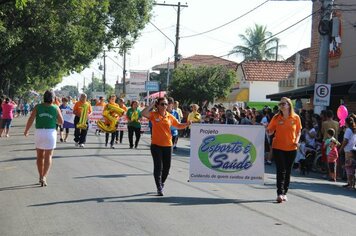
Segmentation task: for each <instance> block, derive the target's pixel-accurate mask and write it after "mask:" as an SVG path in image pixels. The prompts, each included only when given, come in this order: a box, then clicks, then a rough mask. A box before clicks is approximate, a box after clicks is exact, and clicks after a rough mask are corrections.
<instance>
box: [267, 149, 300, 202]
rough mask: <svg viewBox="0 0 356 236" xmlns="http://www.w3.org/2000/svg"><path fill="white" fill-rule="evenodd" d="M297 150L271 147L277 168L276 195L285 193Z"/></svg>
mask: <svg viewBox="0 0 356 236" xmlns="http://www.w3.org/2000/svg"><path fill="white" fill-rule="evenodd" d="M296 154H297V151H296V150H295V151H282V150H279V149H273V157H274V160H275V162H276V168H277V195H281V194H287V192H288V189H289V182H290V174H291V172H292V167H293V163H294V159H295V156H296Z"/></svg>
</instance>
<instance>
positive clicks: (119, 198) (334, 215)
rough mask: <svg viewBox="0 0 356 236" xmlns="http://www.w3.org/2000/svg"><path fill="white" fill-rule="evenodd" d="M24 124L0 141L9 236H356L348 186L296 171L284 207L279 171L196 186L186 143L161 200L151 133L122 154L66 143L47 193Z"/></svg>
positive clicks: (3, 214) (121, 147)
mask: <svg viewBox="0 0 356 236" xmlns="http://www.w3.org/2000/svg"><path fill="white" fill-rule="evenodd" d="M24 126H25V118H16V119H15V120H14V127H13V128H12V130H11V133H10V135H11V136H10V137H9V138H0V204H1V206H0V235H4V236H8V235H9V236H10V235H14V236H20V235H76V236H77V235H86V236H89V235H194V236H198V235H205V236H207V235H356V221H355V219H356V217H355V216H356V198H355V197H356V191H354V190H347V189H344V188H342V187H341V185H343V184H344V183H331V182H327V181H325V180H322V179H320V178H315V177H318V176H317V175H311V176H308V177H301V176H299V174H298V173H293V175H294V177H293V178H292V184H291V189H290V191H289V201H288V202H286V203H283V204H277V203H276V202H275V198H276V193H275V192H276V191H275V175H274V166H267V167H266V174H265V185H236V184H209V183H189V182H187V179H188V171H189V140H187V139H180V140H179V145H178V147H179V150H178V151H177V152H176V153H175V154H174V156H173V161H172V169H171V173H170V176H169V178H168V180H167V182H166V185H165V196H163V197H157V196H155V194H156V193H155V185H154V180H153V176H152V169H153V165H152V159H151V155H150V152H149V141H150V138H149V135H147V134H145V135H144V136H143V138H142V140H141V142H140V144H139V148H138V149H137V150H135V149H129V148H128V140H127V133H125V137H124V143H123V144H118V145H116V149H109V148H106V147H105V146H104V136H103V135H101V136H95V135H94V134H93V133H92V132H91V133H89V136H88V142H87V145H86V147H85V149H79V148H76V147H74V143H73V142H72V141H71V142H67V143H58V147H57V149H56V150H55V154H54V159H53V166H52V169H51V171H50V175H49V177H48V186H47V187H43V188H41V187H39V185H37V181H38V176H37V170H36V165H35V150H34V141H33V135H31V136H29V137H27V138H25V137H24V136H23V130H24ZM31 131H32V134H33V129H32V130H31ZM72 137H73V130H72V132H71V139H70V140H72Z"/></svg>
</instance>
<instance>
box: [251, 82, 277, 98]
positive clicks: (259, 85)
mask: <svg viewBox="0 0 356 236" xmlns="http://www.w3.org/2000/svg"><path fill="white" fill-rule="evenodd" d="M248 83H249V88H250V97H249V101H250V102H269V101H270V99H266V95H267V94H273V93H278V82H277V81H276V82H275V81H273V82H267V81H250V82H248Z"/></svg>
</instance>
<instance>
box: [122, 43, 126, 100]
mask: <svg viewBox="0 0 356 236" xmlns="http://www.w3.org/2000/svg"><path fill="white" fill-rule="evenodd" d="M123 60H124V62H123V65H124V66H123V71H122V86H123V87H122V93H123V94H124V96H126V48H125V49H124V56H123Z"/></svg>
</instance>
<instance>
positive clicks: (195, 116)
mask: <svg viewBox="0 0 356 236" xmlns="http://www.w3.org/2000/svg"><path fill="white" fill-rule="evenodd" d="M190 108H191V109H192V112H191V113H189V115H188V118H187V121H190V122H191V123H200V121H201V115H200V113H199V112H198V109H199V106H198V105H197V104H192V105H190ZM187 137H190V127H189V128H188V130H187Z"/></svg>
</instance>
